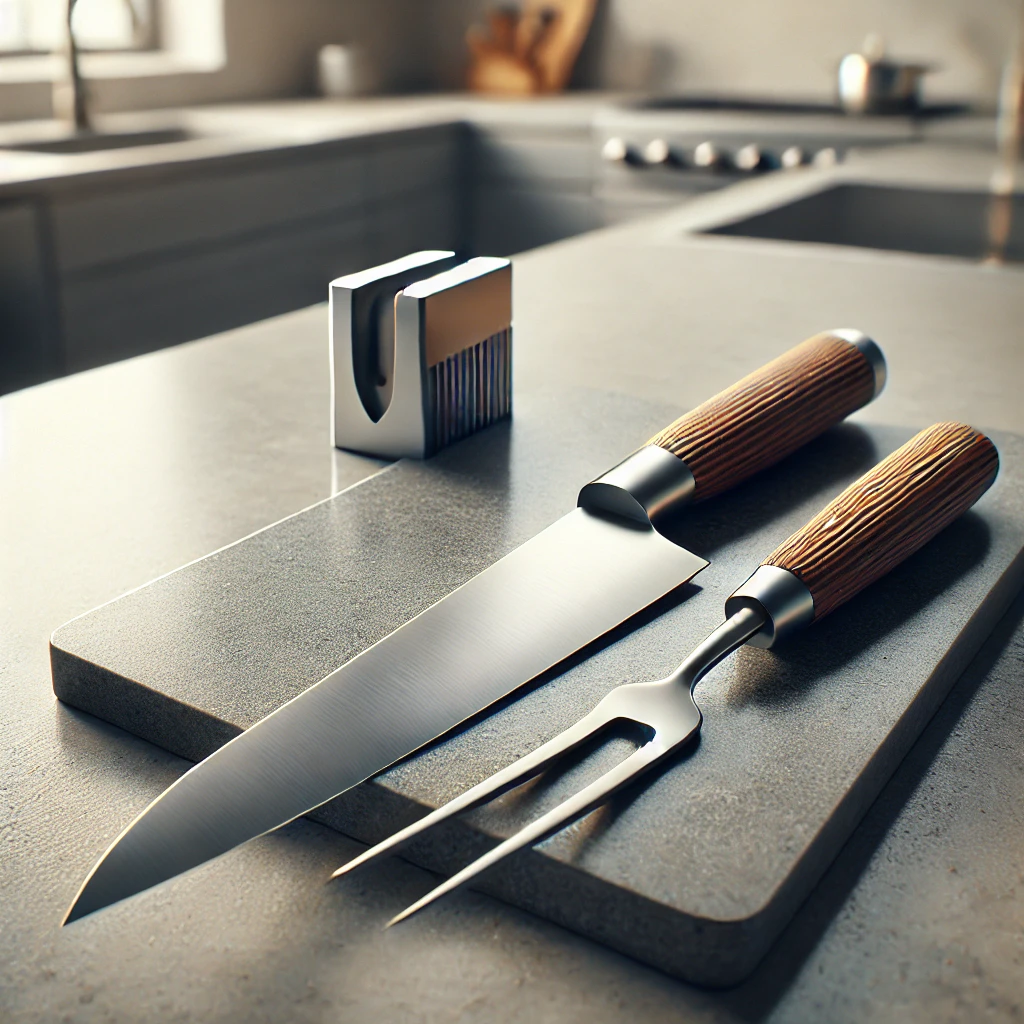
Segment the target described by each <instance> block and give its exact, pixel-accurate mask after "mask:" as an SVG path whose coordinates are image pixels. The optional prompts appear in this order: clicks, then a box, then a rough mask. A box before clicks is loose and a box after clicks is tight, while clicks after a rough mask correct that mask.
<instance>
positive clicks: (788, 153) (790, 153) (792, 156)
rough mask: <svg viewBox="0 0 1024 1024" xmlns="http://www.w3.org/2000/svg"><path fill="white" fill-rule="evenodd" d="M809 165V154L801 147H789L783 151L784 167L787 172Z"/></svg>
mask: <svg viewBox="0 0 1024 1024" xmlns="http://www.w3.org/2000/svg"><path fill="white" fill-rule="evenodd" d="M805 163H807V154H806V153H805V152H804V151H803V150H802V149H801V148H800V147H799V146H787V147H786V149H784V150H783V151H782V166H783V167H785V168H786V170H787V171H792V170H793V169H794V168H797V167H802V166H803V165H804V164H805Z"/></svg>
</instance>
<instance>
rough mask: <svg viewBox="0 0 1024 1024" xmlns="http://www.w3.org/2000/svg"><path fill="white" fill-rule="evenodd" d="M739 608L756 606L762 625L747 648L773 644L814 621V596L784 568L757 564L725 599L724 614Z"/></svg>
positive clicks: (733, 613)
mask: <svg viewBox="0 0 1024 1024" xmlns="http://www.w3.org/2000/svg"><path fill="white" fill-rule="evenodd" d="M741 608H759V609H760V610H761V611H762V612H764V614H765V616H766V618H765V622H764V625H763V626H762V627H761V629H760V630H759V631H758V632H757V633H755V634H754V635H753V636H752V637H751V638H750V639H749V640H748V641H747V643H748V644H750V646H751V647H774V646H775V644H776V643H778V641H779V640H784V639H785V638H786V637H788V636H790V635H791V634H793V633H795V632H797V630H800V629H802V628H803V627H804V626H807V625H810V623H811V622H813V621H814V598H813V597H812V596H811V592H810V590H808V589H807V586H806V585H805V584H804V583H803V582H802V581H800V580H799V579H797V577H796V576H794V575H793V573H791V572H790V571H789V570H788V569H780V568H779V567H778V566H775V565H760V566H758V567H757V569H756V570H755V571H754V573H753V574H752V575H751V576H750V577H749V578H748V579H747V581H746V583H744V584H743V585H742V586H741V587H739V588H737V589H736V590H734V591H733V592H732V594H730V595H729V597H727V598H726V601H725V614H726V615H727V616H730V615H735V614H736V612H738V611H739V610H740V609H741Z"/></svg>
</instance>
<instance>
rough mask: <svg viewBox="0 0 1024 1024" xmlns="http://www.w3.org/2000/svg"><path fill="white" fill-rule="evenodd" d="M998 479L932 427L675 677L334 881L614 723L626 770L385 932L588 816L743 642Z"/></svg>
mask: <svg viewBox="0 0 1024 1024" xmlns="http://www.w3.org/2000/svg"><path fill="white" fill-rule="evenodd" d="M998 470H999V455H998V452H997V451H996V448H995V445H993V444H992V442H991V441H990V440H989V439H988V438H987V437H985V435H984V434H980V433H979V432H978V431H976V430H974V429H973V428H971V427H968V426H965V425H964V424H962V423H938V424H935V425H934V426H932V427H929V428H927V429H926V430H922V431H921V432H920V433H919V434H917V435H916V436H915V437H913V438H912V439H911V440H910V441H908V442H907V443H906V444H905V445H903V447H901V448H899V449H897V450H896V451H895V452H893V453H892V454H891V455H890V456H889V457H888V458H886V459H884V460H883V461H882V462H880V463H879V464H878V465H877V466H875V468H874V469H872V470H871V471H870V472H868V473H866V474H865V475H864V476H862V477H861V478H860V479H859V480H856V481H855V482H854V483H852V484H851V485H850V486H849V487H847V488H846V490H845V491H843V492H842V494H840V495H839V497H837V498H836V499H835V500H834V501H833V502H831V503H830V504H829V505H828V506H826V508H824V509H823V510H822V511H821V512H819V513H818V515H817V516H815V517H814V518H813V519H812V520H811V521H810V522H809V523H808V524H807V525H806V526H804V527H803V528H802V529H800V530H798V531H797V532H796V533H795V534H793V536H791V537H790V538H789V539H788V540H786V541H784V542H783V543H782V544H780V545H779V547H777V548H776V549H775V550H774V551H773V552H772V553H771V554H770V555H769V556H768V557H767V558H766V559H764V561H763V562H762V563H761V565H760V567H759V568H758V569H757V570H755V572H754V573H753V575H751V576H750V577H749V579H748V580H747V581H746V582H745V583H744V584H743V585H742V586H741V587H739V589H737V590H736V591H734V592H733V594H732V595H731V596H730V597H729V598H728V599H727V600H726V603H725V614H726V615H727V616H728V618H727V619H726V621H725V622H723V623H722V625H721V626H719V627H718V629H716V630H715V631H714V632H713V633H712V634H711V635H710V636H709V637H708V638H707V639H706V640H704V642H703V643H701V644H700V645H699V646H698V647H697V648H696V649H695V650H694V651H693V652H692V653H691V654H690V655H689V657H687V658H686V660H685V661H683V662H682V664H681V665H680V666H679V667H678V668H677V669H676V670H675V672H673V673H672V674H671V675H670V676H668V677H667V678H665V679H661V680H658V681H656V682H647V683H631V684H626V685H623V686H618V687H616V688H615V689H614V690H612V691H611V692H610V693H609V694H608V695H607V696H606V697H605V698H604V699H603V700H602V701H601V702H600V703H599V704H598V705H597V706H596V707H595V708H594V710H593V711H591V712H590V713H589V714H588V715H586V716H584V717H583V718H582V719H581V720H580V721H579V722H577V723H576V724H575V725H573V726H571V727H570V728H568V729H566V730H565V731H564V732H562V733H560V734H559V735H557V736H555V737H554V738H553V739H551V740H549V741H548V742H546V743H544V744H542V745H541V746H540V747H538V748H537V749H536V750H534V751H533V752H531V753H529V754H527V755H526V756H524V757H521V758H520V759H519V760H518V761H515V762H513V763H512V764H511V765H509V766H508V767H507V768H504V769H502V770H501V771H499V772H496V773H495V774H494V775H492V776H491V777H490V778H489V779H486V780H484V781H483V782H481V783H480V784H478V785H476V786H473V787H472V788H471V789H469V790H467V791H466V792H465V793H463V794H462V795H461V796H459V797H456V798H455V799H454V800H451V801H450V802H449V803H447V804H444V805H442V806H441V807H439V808H437V810H435V811H432V812H431V813H429V814H427V815H426V816H425V817H424V818H422V819H421V820H420V821H418V822H416V823H415V824H413V825H410V826H408V827H407V828H404V829H402V830H401V831H399V832H396V833H395V834H394V835H392V836H390V837H389V838H388V839H385V840H384V841H383V842H381V843H378V844H377V845H376V846H374V847H371V848H370V849H369V850H367V851H366V852H365V853H363V854H361V855H360V856H358V857H356V858H355V859H353V860H351V861H349V863H348V864H345V865H344V866H342V867H340V868H338V870H337V871H335V872H334V875H333V876H332V877H334V878H337V877H339V876H340V875H344V874H346V873H348V872H349V871H352V870H353V869H354V868H357V867H359V866H360V865H362V864H365V863H367V862H368V861H370V860H373V859H374V858H376V857H378V856H380V855H381V854H382V853H385V852H387V851H388V850H394V849H396V848H397V847H399V846H400V845H401V844H403V843H405V842H408V841H409V840H411V839H413V838H414V837H415V836H417V835H420V834H421V833H422V832H424V831H425V830H427V829H429V828H430V827H431V826H433V825H435V824H437V823H439V822H441V821H443V820H445V819H446V818H450V817H451V816H452V815H454V814H458V813H459V812H460V811H463V810H468V809H470V808H472V807H476V806H479V805H480V804H483V803H486V802H487V801H489V800H492V799H493V798H495V797H497V796H499V795H500V794H502V793H504V792H507V791H508V790H510V789H513V788H514V787H515V786H518V785H520V784H522V783H523V782H525V781H526V780H527V779H529V778H532V777H533V776H535V775H538V774H540V772H542V771H543V770H544V769H545V768H546V767H547V766H548V765H550V764H551V763H552V762H553V761H554V760H556V759H557V758H558V757H560V756H562V755H563V754H565V753H567V752H568V751H570V750H573V749H575V748H577V747H579V746H580V745H581V744H582V743H584V742H586V741H588V740H590V739H592V738H593V737H594V736H595V735H596V734H600V733H602V732H604V731H606V730H607V729H608V728H609V727H610V726H612V725H613V724H614V723H616V722H622V721H628V722H633V723H635V724H636V725H638V726H640V727H641V728H643V729H644V730H645V731H646V732H647V739H646V740H645V741H644V742H643V743H642V744H641V745H640V746H639V747H638V748H637V750H635V751H634V752H633V753H632V754H631V755H629V756H628V757H627V758H625V760H623V761H621V762H620V763H619V764H618V765H617V766H616V767H615V768H613V769H611V770H610V771H608V772H606V773H605V774H604V775H602V776H601V777H600V778H598V779H597V780H596V781H595V782H592V783H590V784H589V785H588V786H586V787H584V788H583V789H581V790H580V791H579V792H578V793H576V794H575V795H574V796H572V797H570V798H569V799H567V800H565V801H563V802H562V803H561V804H559V805H558V806H557V807H555V808H554V809H552V810H551V811H549V812H548V813H547V814H544V815H542V816H541V817H540V818H538V819H537V820H536V821H534V822H533V823H532V824H530V825H528V826H526V827H525V828H523V829H521V830H520V831H519V832H517V833H516V834H514V835H513V836H511V837H510V838H508V839H506V840H505V841H504V842H501V843H499V844H498V845H497V846H496V847H494V849H492V850H490V851H489V852H488V853H486V854H484V855H483V856H482V857H480V858H478V859H477V860H475V861H473V862H472V863H471V864H469V865H468V866H467V867H465V868H463V869H462V870H461V871H459V872H457V873H456V874H455V875H453V876H452V877H451V878H449V879H447V880H446V881H445V882H443V883H442V884H441V885H439V886H437V887H436V888H435V889H433V890H431V892H429V893H427V895H426V896H424V897H422V898H421V899H419V900H417V901H416V902H415V903H413V904H412V905H411V906H410V907H408V908H407V909H406V910H404V911H402V913H400V914H398V915H397V916H396V917H394V918H393V919H392V920H391V921H390V922H389V924H396V923H397V922H399V921H402V920H404V919H405V918H407V917H409V916H410V915H412V914H414V913H416V912H417V911H418V910H421V909H423V908H424V907H425V906H427V905H428V904H430V903H432V902H433V901H434V900H436V899H437V898H438V897H440V896H443V895H444V894H445V893H448V892H451V891H452V890H453V889H456V888H458V887H459V886H460V885H463V884H464V883H466V882H468V881H469V880H470V879H472V878H474V877H475V876H476V875H478V874H479V873H480V872H481V871H484V870H485V869H487V868H488V867H491V866H492V865H494V864H496V863H497V862H498V861H500V860H502V859H503V858H504V857H507V856H508V855H509V854H510V853H513V852H515V851H516V850H519V849H522V848H523V847H525V846H532V845H533V844H535V843H539V842H540V841H541V840H543V839H546V838H547V837H548V836H551V835H553V834H554V833H555V832H558V831H559V830H561V829H562V828H564V827H565V826H566V825H568V824H570V823H571V822H573V821H576V820H577V819H578V818H581V817H582V816H583V815H585V814H588V813H589V812H590V811H592V810H594V809H595V808H596V807H598V806H600V805H601V804H602V803H604V802H605V801H606V800H607V799H608V798H609V797H610V796H611V795H612V794H613V793H614V792H615V791H616V790H618V789H621V788H622V787H623V786H625V785H626V784H627V783H629V782H632V781H633V780H634V779H636V778H637V777H639V776H640V775H641V774H643V773H644V772H645V771H647V770H648V769H650V768H651V767H653V766H654V765H655V764H657V763H658V762H659V761H661V760H663V759H664V758H665V757H666V756H668V755H669V754H670V753H672V752H673V751H674V750H677V749H678V748H679V747H680V746H681V745H682V744H684V743H686V742H687V741H688V740H690V739H691V738H692V737H693V736H695V735H696V733H697V732H698V731H699V729H700V726H701V721H702V716H701V713H700V709H699V708H698V707H697V704H696V702H695V701H694V699H693V691H694V688H695V687H696V685H697V683H698V682H700V680H701V679H702V678H703V677H704V675H706V674H707V673H708V672H709V671H710V670H711V669H712V668H714V667H715V665H717V664H718V663H719V662H720V661H721V660H722V659H723V658H725V657H727V656H728V655H729V654H731V653H732V652H733V651H735V650H736V649H737V648H739V647H741V646H743V645H744V644H751V645H753V646H757V647H773V646H774V645H775V644H776V643H777V642H778V641H779V640H782V639H786V638H787V637H789V636H790V635H792V634H793V633H795V632H796V631H798V630H799V629H800V628H802V627H803V626H806V625H809V624H810V623H812V622H815V621H817V620H819V619H821V618H823V617H824V616H825V615H828V614H829V612H832V611H834V610H835V609H836V608H838V607H839V606H840V605H841V604H843V603H844V602H846V601H848V600H849V599H850V598H851V597H853V596H854V595H855V594H857V593H859V592H860V591H861V590H863V589H864V588H865V587H866V586H868V585H869V584H871V583H873V582H874V581H875V580H877V579H879V578H880V577H882V576H884V575H885V574H886V573H888V572H889V571H890V570H891V569H893V568H894V567H895V566H896V565H898V564H899V563H900V562H902V561H903V560H904V559H905V558H907V557H908V556H909V555H911V554H913V553H914V552H915V551H917V550H918V549H919V548H920V547H922V546H923V545H924V544H925V543H926V542H927V541H929V540H930V539H931V538H932V537H934V536H935V534H937V533H938V532H939V531H940V530H942V529H943V528H944V527H946V526H948V525H949V524H950V523H951V522H952V521H953V520H954V519H956V518H957V517H958V516H960V515H961V514H962V513H963V512H965V511H966V510H967V509H969V508H970V507H971V506H972V505H973V504H974V503H975V502H976V501H977V500H978V498H980V497H981V495H982V494H984V493H985V491H986V490H988V488H989V487H990V486H991V485H992V482H993V481H994V480H995V478H996V474H997V473H998Z"/></svg>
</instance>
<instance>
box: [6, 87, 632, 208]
mask: <svg viewBox="0 0 1024 1024" xmlns="http://www.w3.org/2000/svg"><path fill="white" fill-rule="evenodd" d="M617 98H618V96H617V94H611V93H603V92H594V93H591V92H585V93H570V94H567V95H563V96H552V97H542V98H537V99H532V100H522V99H501V98H486V97H479V96H472V95H469V94H458V93H454V94H425V95H419V96H395V97H390V96H385V97H376V98H363V99H355V100H329V99H301V100H280V101H274V102H267V103H237V104H215V105H209V106H201V107H188V108H182V109H177V110H160V111H146V112H141V113H139V112H134V113H123V114H108V115H104V116H101V117H98V118H97V127H98V128H99V129H100V130H102V131H109V132H143V131H152V130H162V129H181V130H183V131H185V132H187V133H189V134H190V135H192V136H193V137H192V138H189V139H187V140H185V141H176V142H169V143H165V144H162V145H153V146H136V147H130V148H124V149H108V150H102V151H99V152H94V153H75V154H57V153H32V152H27V151H16V150H10V149H4V146H5V145H6V146H11V145H17V144H20V143H28V142H37V141H45V140H48V139H53V138H56V137H59V136H60V135H61V134H62V132H63V129H62V127H61V126H60V125H59V124H58V123H56V122H54V121H35V122H11V123H7V124H3V123H0V197H3V196H5V195H7V196H17V195H25V194H38V193H39V192H41V191H48V190H53V189H64V188H69V187H70V188H74V187H79V186H80V183H81V182H82V181H83V180H89V179H94V178H95V177H97V176H103V177H104V178H106V177H109V176H111V175H114V176H116V177H117V178H118V179H130V178H132V177H138V176H139V175H142V174H153V173H157V174H159V173H161V172H164V171H166V170H167V169H169V168H174V167H180V166H181V165H183V164H194V163H199V162H208V161H225V160H232V161H238V160H245V159H248V158H252V157H253V156H260V155H265V154H267V153H268V152H276V151H285V150H298V149H301V148H302V147H310V146H322V145H324V144H339V143H344V142H345V141H346V140H348V141H351V142H353V143H354V144H358V142H359V141H360V140H362V139H365V138H367V137H368V136H372V135H374V134H379V133H382V132H394V131H403V130H411V129H415V128H422V127H430V126H433V125H441V124H452V123H458V122H462V121H472V122H474V123H479V124H493V125H504V126H511V127H516V126H519V127H525V128H529V129H530V130H531V131H534V132H538V131H540V132H543V131H545V130H550V131H553V132H561V131H566V130H568V131H577V132H587V131H589V129H590V125H591V123H592V121H593V119H594V116H595V113H596V111H597V110H598V109H599V108H600V107H602V106H605V105H608V104H611V103H614V102H616V100H617Z"/></svg>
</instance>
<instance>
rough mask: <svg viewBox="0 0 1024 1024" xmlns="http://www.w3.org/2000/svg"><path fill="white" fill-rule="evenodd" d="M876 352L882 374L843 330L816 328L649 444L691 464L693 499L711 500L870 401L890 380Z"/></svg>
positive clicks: (666, 429)
mask: <svg viewBox="0 0 1024 1024" xmlns="http://www.w3.org/2000/svg"><path fill="white" fill-rule="evenodd" d="M843 333H849V334H851V335H856V334H857V333H858V332H843ZM866 340H867V339H865V341H866ZM869 344H873V343H870V342H869ZM873 351H874V352H875V353H876V355H877V359H878V360H880V361H881V363H882V366H881V371H880V372H879V368H878V367H877V366H876V364H875V363H873V362H872V360H871V359H870V358H869V357H868V356H867V355H865V353H864V352H863V351H862V350H861V349H860V348H858V347H857V345H855V344H852V343H851V342H850V341H849V340H847V339H845V338H843V337H842V336H841V335H840V334H836V333H832V332H830V331H826V332H824V333H822V334H816V335H815V336H814V337H813V338H808V339H807V341H805V342H803V343H802V344H800V345H797V346H796V347H795V348H791V349H790V350H789V351H788V352H786V353H784V354H783V355H781V356H779V357H778V358H777V359H773V360H772V361H771V362H770V363H767V364H766V365H764V366H762V367H761V369H759V370H755V371H754V372H753V373H751V374H750V375H749V376H746V377H744V378H743V380H741V381H739V382H738V383H736V384H733V385H732V387H730V388H726V390H725V391H721V392H719V393H718V394H717V395H715V396H714V398H709V399H708V400H707V401H706V402H704V404H703V405H699V406H697V408H696V409H693V410H691V411H690V412H688V413H685V414H684V415H683V416H680V417H679V419H677V420H676V421H675V423H673V424H671V425H670V426H668V427H666V428H665V429H664V430H663V431H661V433H659V434H657V435H656V436H655V437H652V438H651V440H650V441H649V442H648V444H655V445H658V447H660V448H664V449H666V450H667V451H670V452H672V454H673V455H678V456H679V458H680V459H682V460H683V462H685V463H686V465H687V466H688V467H689V469H690V472H691V473H692V474H693V479H694V482H695V484H696V487H695V489H694V492H693V496H692V499H691V500H693V501H702V500H703V499H704V498H711V497H713V496H714V495H716V494H719V493H721V492H722V491H726V490H728V489H729V488H730V487H733V486H734V485H735V484H738V483H739V482H740V481H741V480H745V479H746V478H747V477H749V476H752V475H753V474H754V473H756V472H758V471H759V470H762V469H765V468H766V467H768V466H770V465H772V464H773V463H775V462H778V461H779V460H780V459H782V458H784V457H785V456H787V455H789V454H791V453H792V452H794V451H796V449H797V448H799V447H800V446H801V445H803V444H806V443H807V442H808V441H810V440H811V439H812V438H814V437H817V436H818V434H821V433H823V432H824V431H825V430H827V429H828V428H829V427H831V426H834V425H835V424H836V423H839V422H840V420H842V419H844V418H845V417H847V416H849V415H850V413H852V412H854V411H855V410H856V409H859V408H860V407H861V406H862V405H866V404H867V403H868V402H870V401H871V399H872V398H874V397H875V396H876V395H877V393H878V391H879V390H880V389H881V382H883V381H884V379H885V378H884V359H882V356H881V352H880V350H879V349H878V348H877V346H876V347H874V348H873Z"/></svg>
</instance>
